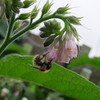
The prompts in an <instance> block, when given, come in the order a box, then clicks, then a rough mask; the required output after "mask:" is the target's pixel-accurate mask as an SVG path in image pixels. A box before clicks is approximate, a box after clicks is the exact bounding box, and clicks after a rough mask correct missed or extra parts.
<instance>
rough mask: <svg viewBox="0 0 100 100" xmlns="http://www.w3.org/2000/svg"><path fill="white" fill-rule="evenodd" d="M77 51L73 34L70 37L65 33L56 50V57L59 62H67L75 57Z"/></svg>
mask: <svg viewBox="0 0 100 100" xmlns="http://www.w3.org/2000/svg"><path fill="white" fill-rule="evenodd" d="M77 53H78V52H77V46H76V43H75V41H74V37H73V35H72V36H71V37H69V36H68V35H67V36H66V39H65V42H64V43H63V44H62V46H61V48H60V49H59V51H58V55H57V59H58V61H59V62H63V63H69V61H70V60H71V59H72V58H75V57H77Z"/></svg>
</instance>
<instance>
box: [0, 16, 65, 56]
mask: <svg viewBox="0 0 100 100" xmlns="http://www.w3.org/2000/svg"><path fill="white" fill-rule="evenodd" d="M52 18H58V19H61V20H63V21H64V23H65V27H64V28H63V29H62V31H61V32H59V34H60V33H63V32H65V31H66V28H67V21H66V18H65V17H63V16H60V15H54V14H52V15H50V16H47V17H44V18H40V19H38V20H37V21H35V22H34V23H32V24H29V25H28V26H26V27H25V28H24V29H23V30H21V31H20V32H18V33H16V34H15V35H13V36H12V37H11V38H10V39H6V40H5V42H4V43H3V45H2V46H1V47H0V54H1V53H2V52H3V50H4V49H5V48H6V47H7V46H8V45H9V44H10V43H11V42H13V41H14V40H16V39H17V38H19V37H20V36H21V35H23V34H24V33H25V32H27V31H28V30H30V29H31V28H32V27H35V26H36V25H38V24H39V23H41V22H43V21H45V20H48V19H52ZM11 25H12V24H11ZM10 32H11V29H10V31H8V33H9V35H10ZM9 35H8V37H9Z"/></svg>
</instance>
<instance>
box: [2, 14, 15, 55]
mask: <svg viewBox="0 0 100 100" xmlns="http://www.w3.org/2000/svg"><path fill="white" fill-rule="evenodd" d="M14 19H15V14H14V13H13V16H12V18H11V19H10V22H9V27H8V30H7V33H6V36H5V39H4V41H3V43H2V44H1V46H0V55H1V54H2V52H3V51H4V50H5V48H6V47H7V45H8V44H9V43H10V41H9V40H10V34H11V32H12V29H13V24H14Z"/></svg>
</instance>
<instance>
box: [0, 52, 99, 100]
mask: <svg viewBox="0 0 100 100" xmlns="http://www.w3.org/2000/svg"><path fill="white" fill-rule="evenodd" d="M32 59H33V56H21V55H17V54H12V55H7V56H5V57H4V58H2V59H0V76H4V77H11V78H16V79H21V80H25V81H29V82H33V83H34V84H37V85H40V86H44V87H46V88H49V89H52V90H54V91H58V92H61V93H63V94H65V95H67V96H70V97H73V98H76V99H77V100H100V88H99V87H97V86H96V85H95V84H93V83H92V82H90V81H88V80H87V79H85V78H83V77H82V76H80V75H78V74H77V73H75V72H72V71H71V70H69V69H66V68H64V67H62V66H60V65H57V64H55V63H53V64H52V68H51V70H50V71H49V72H48V73H41V72H39V71H38V70H37V69H34V68H33V67H31V66H30V65H29V64H32Z"/></svg>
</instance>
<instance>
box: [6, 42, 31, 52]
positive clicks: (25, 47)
mask: <svg viewBox="0 0 100 100" xmlns="http://www.w3.org/2000/svg"><path fill="white" fill-rule="evenodd" d="M6 50H11V51H16V52H19V53H20V54H30V52H31V50H32V47H31V45H29V44H24V45H23V46H20V45H17V44H14V43H13V44H11V45H9V46H8V48H7V49H6Z"/></svg>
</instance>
